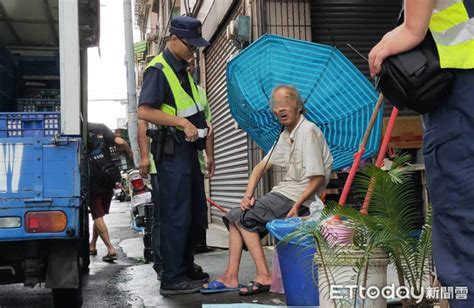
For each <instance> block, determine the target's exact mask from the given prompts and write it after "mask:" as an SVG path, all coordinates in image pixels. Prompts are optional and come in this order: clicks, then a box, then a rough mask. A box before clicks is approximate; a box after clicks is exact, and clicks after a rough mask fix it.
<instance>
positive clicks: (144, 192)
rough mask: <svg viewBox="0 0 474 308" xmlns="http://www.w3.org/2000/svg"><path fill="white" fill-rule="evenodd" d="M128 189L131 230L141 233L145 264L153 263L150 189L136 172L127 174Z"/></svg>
mask: <svg viewBox="0 0 474 308" xmlns="http://www.w3.org/2000/svg"><path fill="white" fill-rule="evenodd" d="M129 181H130V187H131V190H132V197H131V206H132V211H131V215H132V228H133V229H134V230H135V231H138V232H143V244H144V247H145V249H144V252H143V256H144V258H145V261H146V262H151V261H153V248H152V239H151V232H152V228H153V202H152V195H151V188H150V186H149V185H147V184H146V183H145V181H144V179H143V178H142V177H141V176H140V174H139V172H138V170H133V171H131V172H129Z"/></svg>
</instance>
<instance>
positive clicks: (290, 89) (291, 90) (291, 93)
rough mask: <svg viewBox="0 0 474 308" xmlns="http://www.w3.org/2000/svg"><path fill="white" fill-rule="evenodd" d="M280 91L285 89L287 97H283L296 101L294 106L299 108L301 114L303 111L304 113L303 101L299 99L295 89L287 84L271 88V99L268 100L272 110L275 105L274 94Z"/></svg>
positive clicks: (299, 96)
mask: <svg viewBox="0 0 474 308" xmlns="http://www.w3.org/2000/svg"><path fill="white" fill-rule="evenodd" d="M282 89H285V90H287V92H288V95H287V96H285V97H289V98H292V99H294V100H295V101H296V104H297V105H298V107H299V108H301V113H304V111H305V110H304V103H303V100H302V99H301V95H300V93H299V92H298V90H296V88H295V87H294V86H292V85H289V84H281V85H278V86H276V87H275V88H273V90H272V97H271V99H270V108H273V106H274V104H275V100H274V97H275V93H276V92H277V91H279V90H282Z"/></svg>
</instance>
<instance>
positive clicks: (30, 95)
mask: <svg viewBox="0 0 474 308" xmlns="http://www.w3.org/2000/svg"><path fill="white" fill-rule="evenodd" d="M60 94H61V92H60V90H59V89H28V90H26V91H25V93H24V94H23V96H22V97H21V98H19V99H18V100H17V106H18V109H17V110H18V111H19V112H59V111H60V108H61V99H60Z"/></svg>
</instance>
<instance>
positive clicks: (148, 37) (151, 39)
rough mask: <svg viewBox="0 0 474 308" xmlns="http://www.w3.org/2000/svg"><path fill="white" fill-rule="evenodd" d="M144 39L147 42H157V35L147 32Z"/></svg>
mask: <svg viewBox="0 0 474 308" xmlns="http://www.w3.org/2000/svg"><path fill="white" fill-rule="evenodd" d="M145 39H146V41H147V42H157V41H158V35H156V34H154V33H147V34H145Z"/></svg>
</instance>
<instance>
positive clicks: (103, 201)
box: [89, 190, 113, 219]
mask: <svg viewBox="0 0 474 308" xmlns="http://www.w3.org/2000/svg"><path fill="white" fill-rule="evenodd" d="M112 196H113V191H112V190H110V191H101V192H91V193H90V201H89V209H90V210H91V215H92V218H93V219H97V218H100V217H103V216H105V214H108V213H109V209H110V202H111V201H112Z"/></svg>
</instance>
